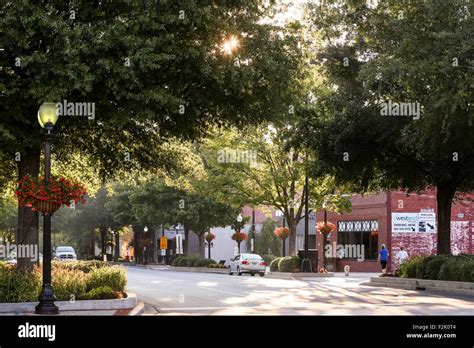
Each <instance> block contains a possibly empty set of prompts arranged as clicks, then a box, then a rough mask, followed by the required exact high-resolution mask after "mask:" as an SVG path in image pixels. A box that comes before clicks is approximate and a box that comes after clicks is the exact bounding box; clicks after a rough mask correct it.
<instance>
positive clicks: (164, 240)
mask: <svg viewBox="0 0 474 348" xmlns="http://www.w3.org/2000/svg"><path fill="white" fill-rule="evenodd" d="M160 249H168V238H166V237H161V238H160Z"/></svg>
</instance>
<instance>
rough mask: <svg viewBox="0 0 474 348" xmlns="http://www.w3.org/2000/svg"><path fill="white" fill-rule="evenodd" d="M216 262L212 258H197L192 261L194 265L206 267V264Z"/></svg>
mask: <svg viewBox="0 0 474 348" xmlns="http://www.w3.org/2000/svg"><path fill="white" fill-rule="evenodd" d="M216 263H217V262H216V261H215V260H213V259H204V258H203V259H198V260H196V262H194V267H207V266H208V265H213V264H216Z"/></svg>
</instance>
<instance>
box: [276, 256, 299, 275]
mask: <svg viewBox="0 0 474 348" xmlns="http://www.w3.org/2000/svg"><path fill="white" fill-rule="evenodd" d="M299 270H300V258H299V257H298V256H285V257H282V258H281V259H280V262H278V271H279V272H298V271H299Z"/></svg>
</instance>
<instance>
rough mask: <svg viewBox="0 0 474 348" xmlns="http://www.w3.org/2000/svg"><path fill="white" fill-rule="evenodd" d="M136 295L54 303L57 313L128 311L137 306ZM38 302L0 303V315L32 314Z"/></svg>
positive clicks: (128, 294) (129, 294)
mask: <svg viewBox="0 0 474 348" xmlns="http://www.w3.org/2000/svg"><path fill="white" fill-rule="evenodd" d="M137 303H138V300H137V295H136V294H134V293H130V292H127V298H121V299H113V300H77V301H74V302H70V301H56V302H55V304H56V306H58V308H59V311H94V310H119V309H130V308H135V307H136V306H137ZM37 304H38V302H15V303H0V315H2V314H8V313H15V314H21V313H34V312H35V307H36V305H37Z"/></svg>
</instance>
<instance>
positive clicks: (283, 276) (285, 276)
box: [265, 272, 334, 280]
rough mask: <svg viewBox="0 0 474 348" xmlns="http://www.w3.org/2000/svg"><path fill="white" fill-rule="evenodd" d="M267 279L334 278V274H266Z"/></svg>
mask: <svg viewBox="0 0 474 348" xmlns="http://www.w3.org/2000/svg"><path fill="white" fill-rule="evenodd" d="M265 277H266V278H272V279H290V280H291V279H302V278H332V277H334V273H307V272H304V273H303V272H298V273H290V272H268V273H266V274H265Z"/></svg>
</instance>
